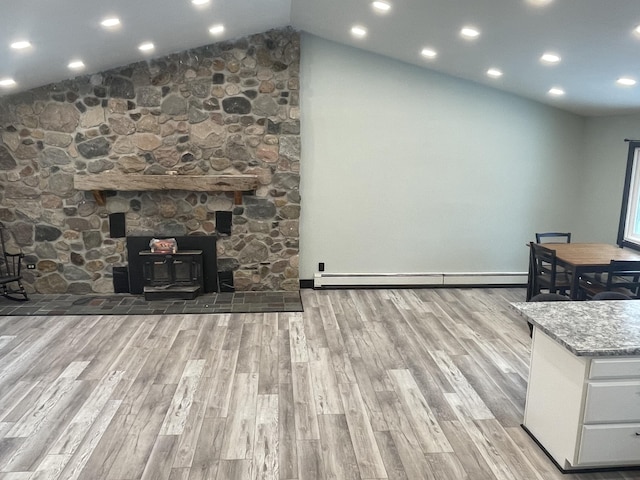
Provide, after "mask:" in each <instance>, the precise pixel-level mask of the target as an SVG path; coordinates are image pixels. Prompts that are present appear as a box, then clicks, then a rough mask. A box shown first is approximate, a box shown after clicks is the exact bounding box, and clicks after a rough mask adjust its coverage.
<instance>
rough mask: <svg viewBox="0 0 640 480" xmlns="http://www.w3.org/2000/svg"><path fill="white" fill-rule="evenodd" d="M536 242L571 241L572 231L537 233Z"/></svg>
mask: <svg viewBox="0 0 640 480" xmlns="http://www.w3.org/2000/svg"><path fill="white" fill-rule="evenodd" d="M536 243H571V232H543V233H536Z"/></svg>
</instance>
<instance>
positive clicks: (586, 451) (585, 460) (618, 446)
mask: <svg viewBox="0 0 640 480" xmlns="http://www.w3.org/2000/svg"><path fill="white" fill-rule="evenodd" d="M594 463H602V464H607V463H609V464H625V465H640V423H637V424H628V425H585V426H584V427H582V442H581V444H580V453H579V454H578V464H580V465H588V464H594Z"/></svg>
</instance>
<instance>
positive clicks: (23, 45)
mask: <svg viewBox="0 0 640 480" xmlns="http://www.w3.org/2000/svg"><path fill="white" fill-rule="evenodd" d="M30 46H31V43H30V42H28V41H27V40H20V41H18V42H13V43H12V44H11V48H13V49H15V50H22V49H25V48H29V47H30Z"/></svg>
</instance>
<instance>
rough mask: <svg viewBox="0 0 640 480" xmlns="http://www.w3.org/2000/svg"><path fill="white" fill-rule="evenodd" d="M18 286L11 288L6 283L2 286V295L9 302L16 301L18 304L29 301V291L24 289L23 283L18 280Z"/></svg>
mask: <svg viewBox="0 0 640 480" xmlns="http://www.w3.org/2000/svg"><path fill="white" fill-rule="evenodd" d="M15 283H16V284H17V287H16V288H11V287H9V285H7V284H6V283H5V284H3V285H2V295H3V296H4V297H5V298H8V299H9V300H15V301H16V302H25V301H27V300H29V297H28V296H27V291H26V290H25V289H24V286H23V285H22V282H21V281H20V280H16V281H15Z"/></svg>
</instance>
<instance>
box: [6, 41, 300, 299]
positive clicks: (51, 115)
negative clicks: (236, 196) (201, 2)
mask: <svg viewBox="0 0 640 480" xmlns="http://www.w3.org/2000/svg"><path fill="white" fill-rule="evenodd" d="M299 42H300V38H299V34H298V33H297V32H295V31H293V30H292V29H283V30H276V31H270V32H267V33H264V34H260V35H253V36H251V37H247V38H243V39H240V40H237V41H233V42H224V43H219V44H214V45H210V46H206V47H201V48H197V49H194V50H189V51H186V52H181V53H178V54H174V55H170V56H168V57H165V58H160V59H156V60H152V61H149V62H142V63H136V64H132V65H128V66H126V67H122V68H117V69H114V70H111V71H107V72H102V73H100V74H94V75H87V76H83V77H78V78H76V79H73V80H69V81H64V82H61V83H58V84H53V85H48V86H46V87H42V88H38V89H35V90H31V91H29V92H26V93H20V94H16V95H13V96H11V97H4V98H0V136H1V139H2V142H1V143H0V200H1V205H0V221H2V222H3V223H4V224H5V225H6V226H7V227H8V228H9V230H10V233H11V239H10V242H9V245H10V249H12V250H18V249H21V250H22V251H23V252H24V253H25V254H26V262H25V263H28V264H34V265H36V269H34V270H24V279H25V282H26V286H27V288H28V290H29V291H31V292H38V293H74V294H80V293H90V292H97V293H109V292H113V283H112V268H113V267H114V266H122V265H125V264H126V251H125V248H126V244H125V239H124V238H110V237H109V220H108V215H109V213H115V212H124V213H125V218H126V224H127V234H128V235H211V234H215V212H216V211H232V212H233V228H232V233H231V235H230V236H228V237H221V238H219V239H218V244H217V245H218V257H219V262H218V266H219V269H220V270H223V271H233V272H234V283H235V287H236V290H238V291H247V290H297V289H298V288H299V274H298V243H299V233H298V225H299V216H300V194H299V183H300V177H299V171H300V120H299V118H300V109H299V85H300V83H299V57H300V48H299V47H300V45H299ZM108 170H111V171H117V172H120V173H121V174H122V175H128V174H146V175H154V174H166V173H167V172H170V171H173V172H176V174H178V175H179V174H189V175H213V174H238V173H251V174H257V175H258V177H259V181H260V186H259V188H258V189H257V190H256V192H255V195H245V196H244V201H243V204H242V205H234V202H233V194H226V193H218V194H216V193H198V192H188V191H172V192H111V193H110V194H109V195H108V197H107V203H106V205H105V206H101V205H99V204H98V203H97V202H96V200H95V199H94V197H93V195H92V193H91V192H82V191H76V190H75V189H74V188H73V176H74V174H76V173H83V174H87V175H91V174H95V173H99V172H104V171H108Z"/></svg>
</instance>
